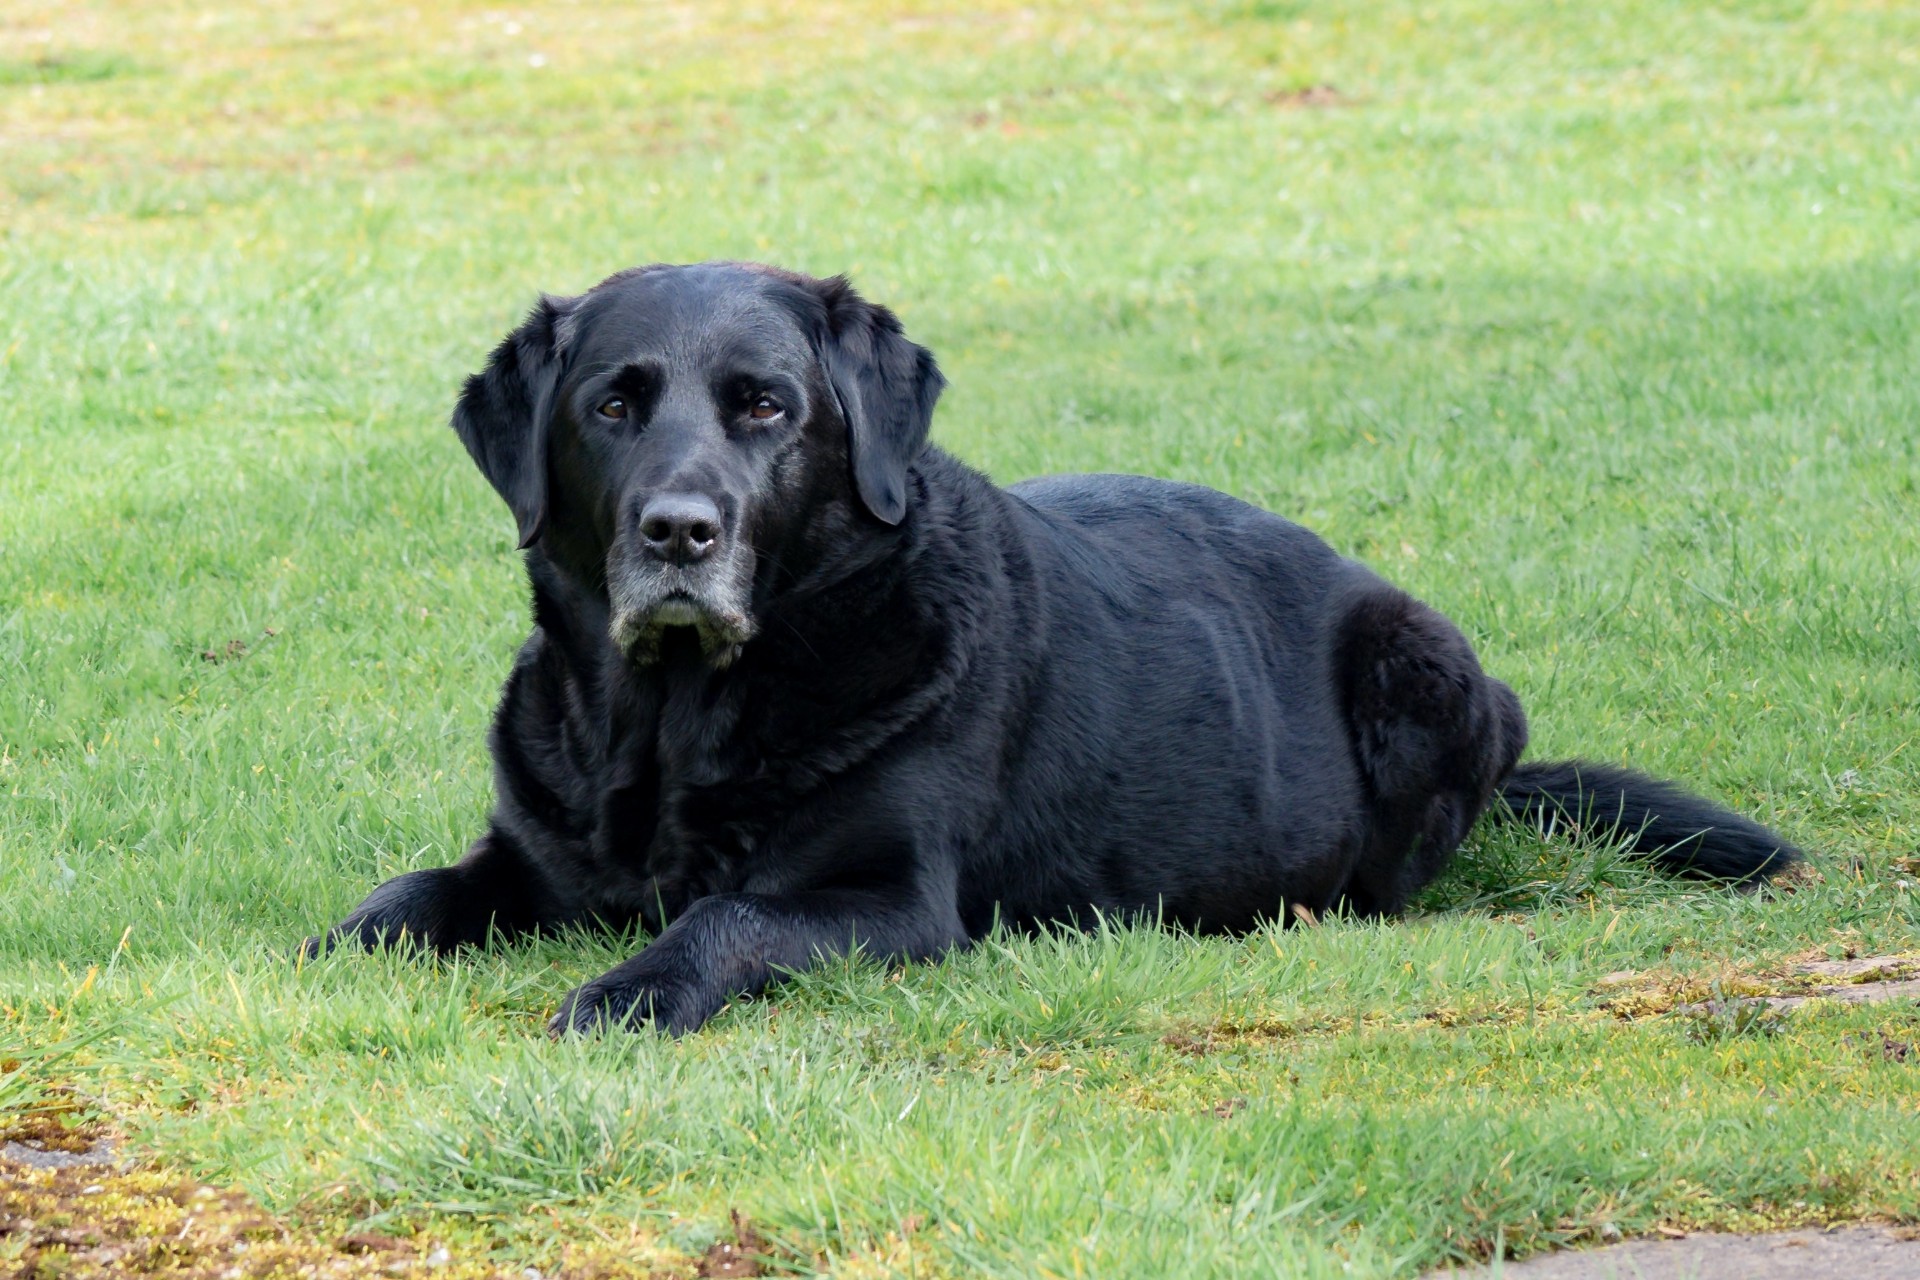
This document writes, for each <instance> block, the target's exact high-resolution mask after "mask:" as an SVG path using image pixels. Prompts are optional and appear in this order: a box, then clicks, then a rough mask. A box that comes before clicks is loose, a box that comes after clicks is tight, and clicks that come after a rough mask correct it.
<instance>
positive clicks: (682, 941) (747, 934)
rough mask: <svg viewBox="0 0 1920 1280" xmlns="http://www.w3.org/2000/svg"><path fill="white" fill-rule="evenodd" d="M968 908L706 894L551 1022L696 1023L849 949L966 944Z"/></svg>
mask: <svg viewBox="0 0 1920 1280" xmlns="http://www.w3.org/2000/svg"><path fill="white" fill-rule="evenodd" d="M965 941H966V932H965V929H964V928H963V927H962V925H961V923H960V916H959V913H958V912H957V911H956V910H955V909H954V908H953V907H952V906H951V905H949V906H946V907H945V908H941V907H940V906H937V905H936V904H935V903H934V902H933V901H931V900H930V899H929V898H927V897H926V896H923V895H920V894H918V893H916V892H913V891H886V890H877V891H876V890H858V891H856V890H813V891H809V892H804V893H795V894H789V895H784V896H780V897H773V896H770V895H766V894H757V893H722V894H715V895H714V896H712V897H710V898H702V899H700V900H699V901H698V902H695V903H694V904H693V905H692V906H691V907H689V908H688V909H687V912H686V914H684V915H682V916H681V917H680V918H679V919H677V920H675V921H674V922H673V923H672V924H671V925H669V926H668V927H667V928H666V929H665V930H664V931H663V932H662V933H661V934H660V936H659V937H657V938H655V939H654V940H653V942H652V943H651V944H649V945H648V946H647V947H646V949H645V950H643V951H641V952H640V954H639V955H637V956H635V957H633V959H631V960H629V961H627V962H626V963H625V964H622V965H619V966H616V967H615V968H613V969H610V970H608V971H607V972H606V973H603V974H601V975H600V976H599V977H598V978H595V979H594V980H593V981H592V982H589V983H587V984H586V985H584V986H581V987H578V988H576V989H575V990H574V991H573V992H572V993H571V994H569V995H568V996H567V998H566V999H565V1000H564V1001H562V1002H561V1005H560V1012H559V1013H557V1014H555V1015H554V1017H553V1020H552V1021H551V1022H549V1023H548V1024H547V1031H548V1033H549V1034H551V1035H555V1036H559V1035H564V1034H566V1033H567V1032H569V1031H574V1032H586V1031H592V1030H595V1029H597V1028H601V1027H612V1026H638V1025H639V1024H641V1023H643V1022H649V1021H650V1022H652V1023H653V1025H654V1026H655V1027H657V1028H659V1029H660V1030H662V1031H668V1032H672V1033H673V1034H675V1035H678V1034H680V1033H682V1032H686V1031H692V1030H694V1029H695V1028H697V1027H698V1026H700V1024H701V1023H703V1022H705V1021H706V1020H707V1019H708V1018H711V1017H712V1016H713V1015H714V1014H716V1013H718V1012H719V1011H720V1009H721V1008H722V1007H723V1006H724V1005H725V1004H726V1002H727V1000H728V999H729V998H730V997H732V996H736V995H745V994H750V993H752V992H757V991H759V990H761V989H762V988H764V987H765V986H767V985H768V984H769V983H771V982H774V981H776V980H778V978H779V977H780V976H781V972H782V971H784V970H794V969H804V968H807V967H809V966H810V965H812V964H813V963H814V962H815V960H817V959H820V958H823V957H828V956H836V955H845V954H846V953H847V952H848V951H850V950H852V949H853V948H855V947H858V948H860V949H861V950H862V951H864V952H865V953H866V954H868V955H870V956H874V957H876V958H886V959H896V958H904V959H916V960H917V959H926V958H928V957H931V956H935V955H938V954H940V953H941V952H943V951H945V950H947V949H948V948H950V947H953V946H956V945H962V944H964V943H965Z"/></svg>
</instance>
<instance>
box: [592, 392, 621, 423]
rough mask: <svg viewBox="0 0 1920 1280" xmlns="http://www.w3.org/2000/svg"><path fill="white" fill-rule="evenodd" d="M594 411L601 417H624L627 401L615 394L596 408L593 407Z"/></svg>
mask: <svg viewBox="0 0 1920 1280" xmlns="http://www.w3.org/2000/svg"><path fill="white" fill-rule="evenodd" d="M594 412H595V413H597V414H599V415H600V416H601V417H603V418H614V419H620V418H624V417H626V416H627V402H626V401H625V400H622V399H621V398H620V397H619V396H615V397H614V398H613V399H611V400H608V401H606V402H605V403H603V404H602V405H601V406H600V407H599V408H598V409H595V410H594Z"/></svg>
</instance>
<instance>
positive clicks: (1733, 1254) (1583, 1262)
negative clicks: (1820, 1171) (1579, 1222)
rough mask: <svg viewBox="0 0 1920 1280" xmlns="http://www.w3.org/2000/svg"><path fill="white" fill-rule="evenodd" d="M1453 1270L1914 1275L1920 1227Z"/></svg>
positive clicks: (1588, 1276) (1726, 1239)
mask: <svg viewBox="0 0 1920 1280" xmlns="http://www.w3.org/2000/svg"><path fill="white" fill-rule="evenodd" d="M1454 1275H1455V1276H1456V1277H1459V1278H1464V1277H1469V1276H1470V1277H1473V1278H1474V1280H1491V1277H1494V1276H1502V1277H1513V1280H1920V1232H1915V1231H1913V1230H1911V1229H1902V1228H1889V1227H1841V1228H1839V1229H1837V1230H1834V1231H1818V1230H1813V1229H1808V1230H1805V1231H1783V1232H1780V1233H1778V1234H1771V1235H1755V1236H1741V1235H1713V1234H1701V1235H1691V1236H1686V1237H1684V1238H1682V1239H1679V1240H1630V1241H1628V1242H1626V1243H1625V1244H1616V1245H1609V1246H1607V1247H1606V1248H1604V1249H1569V1250H1567V1251H1566V1252H1564V1253H1550V1254H1546V1255H1545V1256H1543V1257H1538V1258H1529V1259H1528V1260H1527V1261H1525V1262H1515V1263H1508V1264H1507V1265H1505V1266H1503V1267H1500V1268H1497V1269H1496V1268H1493V1267H1485V1268H1481V1269H1480V1270H1477V1271H1463V1272H1455V1273H1454Z"/></svg>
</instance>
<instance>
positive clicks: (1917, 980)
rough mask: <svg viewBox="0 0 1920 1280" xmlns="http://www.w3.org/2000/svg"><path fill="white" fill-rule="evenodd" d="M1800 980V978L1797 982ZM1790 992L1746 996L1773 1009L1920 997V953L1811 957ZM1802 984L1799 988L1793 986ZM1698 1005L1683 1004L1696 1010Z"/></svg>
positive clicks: (1795, 971) (1796, 970)
mask: <svg viewBox="0 0 1920 1280" xmlns="http://www.w3.org/2000/svg"><path fill="white" fill-rule="evenodd" d="M1796 980H1797V981H1796ZM1781 985H1782V986H1786V987H1788V990H1786V991H1780V992H1775V993H1770V994H1758V995H1750V996H1747V997H1745V1001H1746V1002H1747V1003H1750V1004H1760V1005H1765V1006H1766V1007H1767V1008H1769V1009H1797V1008H1799V1007H1800V1006H1801V1005H1803V1004H1806V1003H1807V1002H1808V1001H1811V1000H1834V1001H1838V1002H1839V1003H1841V1004H1882V1003H1885V1002H1886V1001H1889V1000H1920V956H1908V955H1900V956H1862V957H1860V958H1858V959H1854V960H1809V961H1805V962H1802V963H1800V964H1796V965H1794V966H1793V968H1792V970H1791V971H1790V973H1789V975H1788V977H1787V980H1786V981H1785V982H1784V983H1782V984H1781ZM1794 986H1800V987H1801V988H1802V989H1801V990H1798V991H1795V990H1792V989H1791V988H1792V987H1794ZM1699 1007H1700V1006H1698V1005H1683V1006H1681V1011H1683V1012H1693V1011H1694V1010H1695V1009H1697V1008H1699Z"/></svg>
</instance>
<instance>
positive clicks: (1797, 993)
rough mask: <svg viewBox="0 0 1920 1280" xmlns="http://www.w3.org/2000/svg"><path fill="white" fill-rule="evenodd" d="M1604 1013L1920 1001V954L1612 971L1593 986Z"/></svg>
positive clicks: (1704, 1011)
mask: <svg viewBox="0 0 1920 1280" xmlns="http://www.w3.org/2000/svg"><path fill="white" fill-rule="evenodd" d="M1593 995H1594V996H1595V997H1596V998H1597V1003H1598V1005H1599V1007H1600V1008H1601V1009H1604V1010H1606V1011H1607V1012H1609V1013H1611V1014H1613V1016H1615V1017H1616V1018H1621V1019H1629V1020H1630V1019H1637V1018H1645V1017H1652V1016H1656V1015H1660V1014H1667V1013H1679V1014H1689V1015H1697V1014H1715V1013H1721V1012H1725V1011H1726V1010H1728V1009H1730V1008H1734V1007H1737V1006H1740V1005H1751V1006H1753V1007H1755V1008H1759V1009H1767V1010H1774V1011H1781V1010H1787V1009H1795V1008H1798V1007H1800V1006H1801V1005H1804V1004H1807V1003H1809V1002H1811V1001H1816V1000H1831V1001H1835V1002H1838V1003H1840V1004H1880V1003H1885V1002H1888V1001H1897V1000H1920V956H1916V955H1885V956H1857V957H1853V958H1849V959H1845V960H1827V959H1819V960H1810V959H1803V960H1798V961H1795V962H1791V963H1789V964H1787V965H1785V966H1784V967H1782V968H1780V969H1777V970H1772V971H1769V972H1763V973H1728V974H1722V975H1720V976H1717V977H1711V978H1699V977H1695V978H1681V977H1679V976H1677V975H1675V974H1672V973H1667V972H1663V971H1660V970H1650V971H1647V972H1644V973H1636V972H1633V971H1631V970H1623V971H1621V972H1619V973H1610V974H1608V975H1607V976H1606V977H1604V978H1602V979H1600V980H1599V982H1597V983H1595V984H1594V987H1593Z"/></svg>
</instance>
